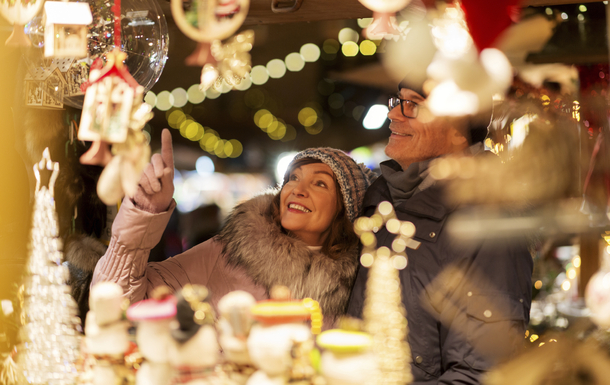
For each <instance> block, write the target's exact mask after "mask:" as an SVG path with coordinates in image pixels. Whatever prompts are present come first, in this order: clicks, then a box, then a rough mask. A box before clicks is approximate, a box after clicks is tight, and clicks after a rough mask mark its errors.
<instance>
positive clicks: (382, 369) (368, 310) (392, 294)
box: [354, 202, 415, 385]
mask: <svg viewBox="0 0 610 385" xmlns="http://www.w3.org/2000/svg"><path fill="white" fill-rule="evenodd" d="M384 225H385V227H386V229H387V230H388V231H389V232H390V233H392V234H396V235H397V237H396V239H395V240H394V242H393V243H392V250H390V249H389V248H387V247H380V248H379V249H375V246H376V244H377V241H376V239H375V235H374V232H376V231H378V230H379V228H381V227H382V226H384ZM354 227H355V231H356V234H358V235H359V236H360V240H361V241H362V243H363V245H364V248H363V253H362V257H361V263H362V264H363V265H364V266H365V267H370V270H369V273H368V280H367V283H366V298H365V301H364V310H363V317H364V327H365V330H366V331H367V332H368V333H369V334H370V335H371V336H372V338H373V343H372V348H373V353H374V354H375V356H376V358H377V366H378V369H377V373H376V375H375V377H374V381H373V383H374V384H375V385H403V384H408V383H410V382H411V381H412V380H413V376H412V374H411V349H410V348H409V345H408V343H407V334H408V328H407V319H406V311H405V308H404V306H403V305H402V301H401V288H400V278H399V275H398V270H399V269H403V268H405V267H406V265H407V258H406V254H405V252H404V251H405V249H406V247H407V246H410V243H412V242H415V241H413V240H412V239H411V238H412V237H413V235H414V234H415V226H414V225H413V223H411V222H401V221H399V220H398V219H397V218H396V214H395V213H394V208H393V207H392V204H391V203H389V202H382V203H381V204H379V206H378V207H377V211H376V212H375V214H374V215H373V216H372V217H370V218H367V217H361V218H358V220H357V221H356V223H355V226H354Z"/></svg>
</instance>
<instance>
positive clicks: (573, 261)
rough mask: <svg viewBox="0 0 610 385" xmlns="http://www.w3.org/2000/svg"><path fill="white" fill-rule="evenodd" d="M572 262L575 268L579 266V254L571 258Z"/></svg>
mask: <svg viewBox="0 0 610 385" xmlns="http://www.w3.org/2000/svg"><path fill="white" fill-rule="evenodd" d="M572 264H573V265H574V267H576V268H579V267H580V256H579V255H577V256H575V257H574V259H572Z"/></svg>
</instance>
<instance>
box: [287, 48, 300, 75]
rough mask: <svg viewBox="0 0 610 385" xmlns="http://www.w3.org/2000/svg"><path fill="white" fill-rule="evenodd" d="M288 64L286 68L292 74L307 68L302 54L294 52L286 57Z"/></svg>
mask: <svg viewBox="0 0 610 385" xmlns="http://www.w3.org/2000/svg"><path fill="white" fill-rule="evenodd" d="M284 61H285V62H286V68H287V69H288V70H289V71H292V72H298V71H300V70H302V69H303V68H304V67H305V60H304V59H303V56H301V54H300V53H297V52H293V53H291V54H288V55H287V56H286V59H285V60H284Z"/></svg>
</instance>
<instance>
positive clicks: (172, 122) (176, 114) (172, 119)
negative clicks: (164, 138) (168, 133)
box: [167, 110, 186, 128]
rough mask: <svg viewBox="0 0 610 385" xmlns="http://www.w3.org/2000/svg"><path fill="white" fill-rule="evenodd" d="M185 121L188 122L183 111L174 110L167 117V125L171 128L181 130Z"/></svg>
mask: <svg viewBox="0 0 610 385" xmlns="http://www.w3.org/2000/svg"><path fill="white" fill-rule="evenodd" d="M184 120H186V117H185V115H184V112H182V110H174V111H172V112H171V113H170V114H169V116H168V117H167V124H169V126H170V127H171V128H179V127H180V124H182V122H183V121H184Z"/></svg>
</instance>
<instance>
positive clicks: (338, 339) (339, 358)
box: [317, 329, 377, 385]
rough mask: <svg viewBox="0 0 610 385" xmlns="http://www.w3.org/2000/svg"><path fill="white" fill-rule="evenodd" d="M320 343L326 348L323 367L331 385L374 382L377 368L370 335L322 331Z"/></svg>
mask: <svg viewBox="0 0 610 385" xmlns="http://www.w3.org/2000/svg"><path fill="white" fill-rule="evenodd" d="M317 343H318V346H320V347H321V348H323V349H324V352H323V353H322V358H321V362H320V364H321V369H322V376H323V377H324V379H325V380H326V383H327V385H365V384H370V383H372V380H373V376H374V374H375V371H376V368H377V366H376V364H375V363H376V361H375V355H374V354H373V353H372V352H371V351H370V348H371V344H372V339H371V336H370V335H369V334H367V333H363V332H358V331H348V330H342V329H332V330H327V331H325V332H322V333H321V334H320V335H319V336H318V338H317Z"/></svg>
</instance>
